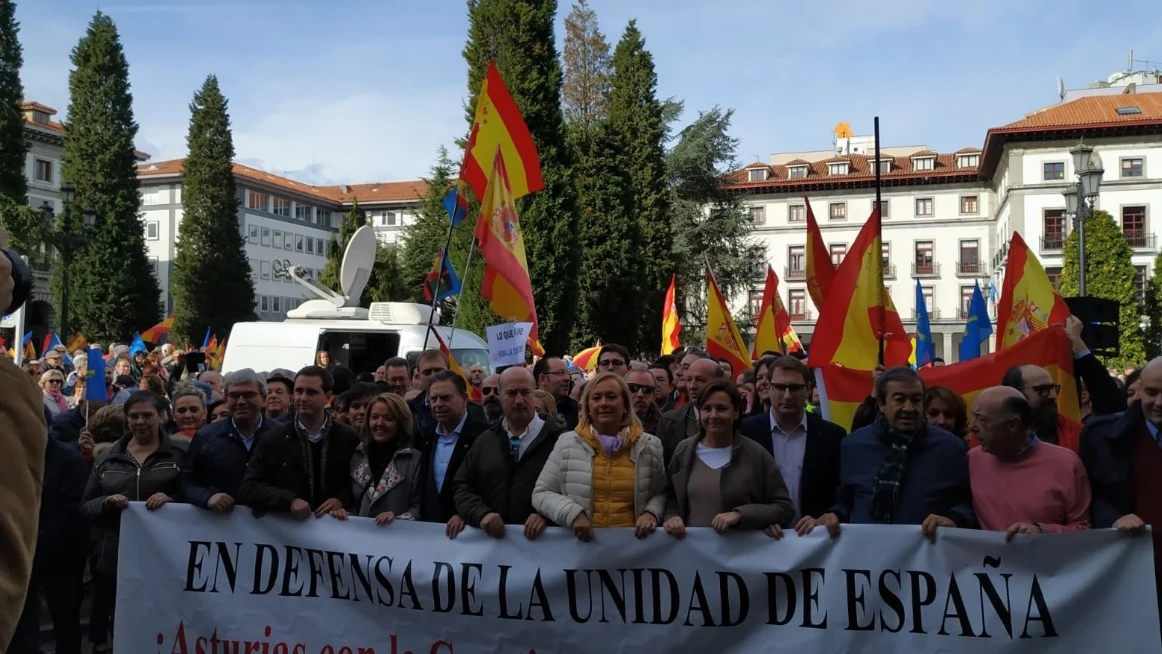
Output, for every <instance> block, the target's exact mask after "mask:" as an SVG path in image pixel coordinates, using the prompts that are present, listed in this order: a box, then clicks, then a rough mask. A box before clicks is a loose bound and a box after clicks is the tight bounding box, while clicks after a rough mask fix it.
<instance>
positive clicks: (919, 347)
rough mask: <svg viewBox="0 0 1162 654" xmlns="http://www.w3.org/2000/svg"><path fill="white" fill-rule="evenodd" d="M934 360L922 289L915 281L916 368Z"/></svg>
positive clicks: (934, 349)
mask: <svg viewBox="0 0 1162 654" xmlns="http://www.w3.org/2000/svg"><path fill="white" fill-rule="evenodd" d="M935 360H936V344H935V343H933V342H932V325H930V324H929V323H928V306H927V304H926V303H925V302H924V289H923V287H921V286H920V280H918V279H917V280H916V367H917V368H923V367H925V366H930V365H932V362H933V361H935Z"/></svg>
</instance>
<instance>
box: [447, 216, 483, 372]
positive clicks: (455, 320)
mask: <svg viewBox="0 0 1162 654" xmlns="http://www.w3.org/2000/svg"><path fill="white" fill-rule="evenodd" d="M475 251H476V237H475V236H473V237H472V242H471V243H469V244H468V258H467V260H465V261H464V276H463V277H461V278H460V293H459V294H458V295H457V296H456V309H455V310H454V311H453V312H452V335H451V336H449V337H448V348H449V349H451V347H452V344H451V341H452V339H453V338H455V337H456V325H457V324H459V322H460V303H461V302H463V301H464V289H465V288H467V283H466V282H467V281H468V274H469V273H471V272H472V253H473V252H475Z"/></svg>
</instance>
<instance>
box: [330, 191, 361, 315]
mask: <svg viewBox="0 0 1162 654" xmlns="http://www.w3.org/2000/svg"><path fill="white" fill-rule="evenodd" d="M368 224H370V223H368V221H367V214H366V213H364V212H363V210H362V209H360V208H359V198H355V201H354V202H352V203H351V209H350V210H349V211H348V212H347V213H346V214H344V215H343V222H342V223H340V224H339V233H338V234H336V235H335V236H332V237H331V243H330V247H328V248H327V265H326V266H325V267H324V268H323V272H322V273H320V274H319V283H320V284H322V285H323V286H326V287H327V288H330V289H331V290H333V291H335V292H336V293H342V292H343V289H341V288H339V286H340V283H339V272H340V271H341V270H342V269H343V254H344V252H346V250H347V243H348V242H349V241H350V240H351V237H352V236H354V235H355V232H356V231H358V230H359V228H360V227H363V226H364V225H368Z"/></svg>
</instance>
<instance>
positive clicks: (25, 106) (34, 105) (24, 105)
mask: <svg viewBox="0 0 1162 654" xmlns="http://www.w3.org/2000/svg"><path fill="white" fill-rule="evenodd" d="M20 108H21V109H22V110H25V111H27V110H29V109H35V110H36V111H40V112H43V113H46V114H48V115H50V116H55V115H56V109H53V108H52V107H50V106H48V105H47V104H41V103H39V102H21V103H20Z"/></svg>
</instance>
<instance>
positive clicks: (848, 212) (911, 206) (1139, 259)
mask: <svg viewBox="0 0 1162 654" xmlns="http://www.w3.org/2000/svg"><path fill="white" fill-rule="evenodd" d="M1131 90H1132V89H1131ZM841 134H842V132H841ZM1081 140H1084V142H1085V143H1086V144H1087V145H1089V146H1092V147H1093V148H1094V150H1095V156H1097V157H1100V159H1101V161H1102V164H1103V167H1104V169H1105V174H1104V177H1103V183H1102V186H1101V190H1100V195H1099V197H1098V200H1097V204H1096V207H1097V208H1098V209H1103V210H1105V211H1108V212H1109V213H1111V214H1112V215H1113V216H1114V218H1115V219H1116V220H1117V221H1118V223H1119V225H1120V226H1121V227H1122V231H1123V234H1124V235H1125V237H1126V240H1127V242H1128V243H1129V244H1130V245H1131V247H1133V249H1134V257H1133V262H1134V265H1135V267H1136V268H1137V270H1138V278H1137V280H1136V283H1137V287H1138V290H1139V296H1140V297H1144V293H1145V286H1146V282H1147V280H1148V279H1149V278H1150V276H1151V275H1153V274H1154V271H1153V270H1152V266H1153V260H1154V256H1155V255H1156V253H1157V251H1158V241H1157V229H1156V227H1155V225H1154V224H1153V223H1152V220H1151V217H1152V215H1153V212H1154V211H1155V210H1158V211H1162V93H1141V94H1135V93H1126V94H1122V95H1106V96H1095V97H1080V98H1077V99H1074V100H1072V101H1068V102H1064V103H1062V104H1059V105H1055V106H1052V107H1049V108H1047V109H1044V110H1041V111H1038V112H1035V113H1033V114H1030V115H1029V116H1027V117H1026V118H1025V119H1024V120H1021V121H1017V122H1016V123H1012V124H1010V125H1006V126H1004V127H999V128H993V129H990V130H989V131H988V133H987V135H986V139H985V144H984V147H983V149H977V148H964V149H962V150H959V151H957V152H954V153H950V154H939V153H935V152H932V151H930V150H928V149H927V148H925V147H923V146H910V147H901V148H884V149H883V150H882V152H881V161H880V164H879V165H880V166H881V176H882V198H883V203H884V207H883V209H884V212H883V213H884V218H883V245H884V270H885V284H886V285H887V287H888V290H889V292H890V293H891V296H892V299H893V301H894V303H895V305H896V307H897V309H898V310H899V313H900V317H901V318H902V319H903V320H904V326H905V328H906V329H907V330H908V331H909V332H914V330H915V325H916V322H915V317H916V307H917V301H916V295H917V291H916V285H917V282H919V285H920V289H921V290H920V293H921V294H922V295H923V297H924V302H925V305H926V307H927V310H928V313H929V320H930V324H931V328H932V335H933V341H934V343H935V345H936V355H937V356H938V357H941V358H943V359H945V360H946V361H948V362H950V363H951V362H954V361H956V360H958V354H957V353H958V351H959V345H960V341H961V339H962V337H963V335H964V326H965V321H966V315H965V314H966V312H967V309H968V305H969V302H970V300H971V297H972V293H973V289H974V284H980V286H981V287H982V291H983V292H984V294H985V297H986V298H988V297H990V295H992V294H993V293H992V292H990V291H993V292H995V293H996V294H997V295H999V291H1000V286H1001V282H1002V280H1003V276H1004V269H1005V268H1004V266H1005V262H1006V255H1007V247H1008V243H1009V240H1010V237H1011V235H1012V233H1013V232H1014V231H1016V232H1019V233H1020V234H1021V235H1022V237H1023V238H1024V239H1025V241H1026V242H1027V243H1028V244H1029V247H1030V248H1031V249H1032V250H1033V251H1034V253H1035V254H1036V255H1037V256H1038V257H1039V258H1040V260H1041V262H1042V264H1043V265H1044V266H1045V268H1046V271H1047V272H1048V273H1049V275H1050V278H1051V280H1052V281H1054V283H1056V280H1057V277H1058V275H1059V274H1060V271H1061V266H1062V262H1063V254H1064V242H1065V237H1066V236H1067V235H1068V233H1069V232H1070V231H1072V229H1073V226H1072V225H1071V224H1069V223H1070V222H1071V219H1070V218H1069V217H1068V216H1066V215H1065V198H1064V197H1063V196H1062V192H1063V191H1064V190H1066V188H1067V186H1071V185H1072V184H1073V182H1074V179H1075V177H1074V171H1073V164H1072V160H1071V156H1070V155H1069V152H1068V151H1069V148H1071V147H1073V146H1074V145H1076V144H1077V143H1078V142H1079V141H1081ZM867 143H868V138H867V137H855V138H850V137H847V136H846V135H841V136H839V137H837V138H836V139H835V149H833V150H827V151H822V152H810V153H783V154H776V155H774V156H773V157H772V159H771V162H770V163H766V162H756V163H754V164H750V165H748V166H746V167H745V168H744V169H743V170H742V171H740V172H739V173H738V175H737V177H736V179H737V182H736V183H735V184H734V185H732V188H734V189H735V190H738V191H739V192H742V193H744V194H745V197H746V201H747V204H748V208H749V210H750V212H751V217H752V220H753V221H754V231H753V238H754V239H755V240H756V241H757V242H758V243H760V244H761V245H763V246H764V247H765V248H766V251H767V258H768V261H769V263H770V265H771V266H772V267H773V268H774V269H775V271H776V273H777V274H778V275H779V278H780V292H781V294H782V297H783V301H784V304H785V305H786V307H787V310H788V312H789V313H790V314H791V317H792V320H793V323H794V326H795V329H796V331H798V332H799V335H800V337H801V338H802V339H803V341H804V342H805V343H809V342H810V338H811V335H812V333H813V331H814V324H815V319H816V318H817V317H818V310H817V307H815V306H814V304H813V303H812V301H811V299H810V296H809V294H808V293H807V288H806V283H805V282H806V257H805V249H806V242H807V239H806V221H805V218H806V213H805V211H806V209H805V200H804V198H805V197H806V198H809V200H810V203H811V208H812V209H813V212H814V215H815V218H816V221H817V222H818V223H819V226H820V231H821V232H822V235H823V240H824V242H825V243H826V244H827V246H828V249H829V251H830V252H831V254H832V260H833V262H834V263H836V264H838V263H839V261H841V260H842V258H843V256H844V255H845V254H846V251H847V248H848V247H849V246H850V245H851V243H852V242H853V241H854V240H855V237H856V235H857V234H858V232H859V229H860V227H861V226H862V225H863V223H864V221H865V220H866V219H867V217H868V215H869V214H870V213H871V210H872V204H873V202H874V198H875V175H874V171H875V169H874V167H873V166H874V163H873V161H872V159H873V158H874V157H873V156H872V154H871V151H870V150H869V148H868V147H867ZM1160 215H1162V214H1160ZM759 283H760V286H758V287H756V288H755V289H753V290H752V292H751V297H750V298H748V300H749V302H747V305H748V309H749V310H751V311H754V310H756V309H757V303H758V302H759V301H760V300H761V297H762V288H761V282H759ZM742 305H743V300H742V299H741V298H739V299H738V301H737V302H736V306H737V307H741V306H742ZM989 309H990V315H992V317H993V318H994V319H995V316H996V314H995V306H994V305H993V303H991V302H990V303H989ZM744 310H745V309H744Z"/></svg>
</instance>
